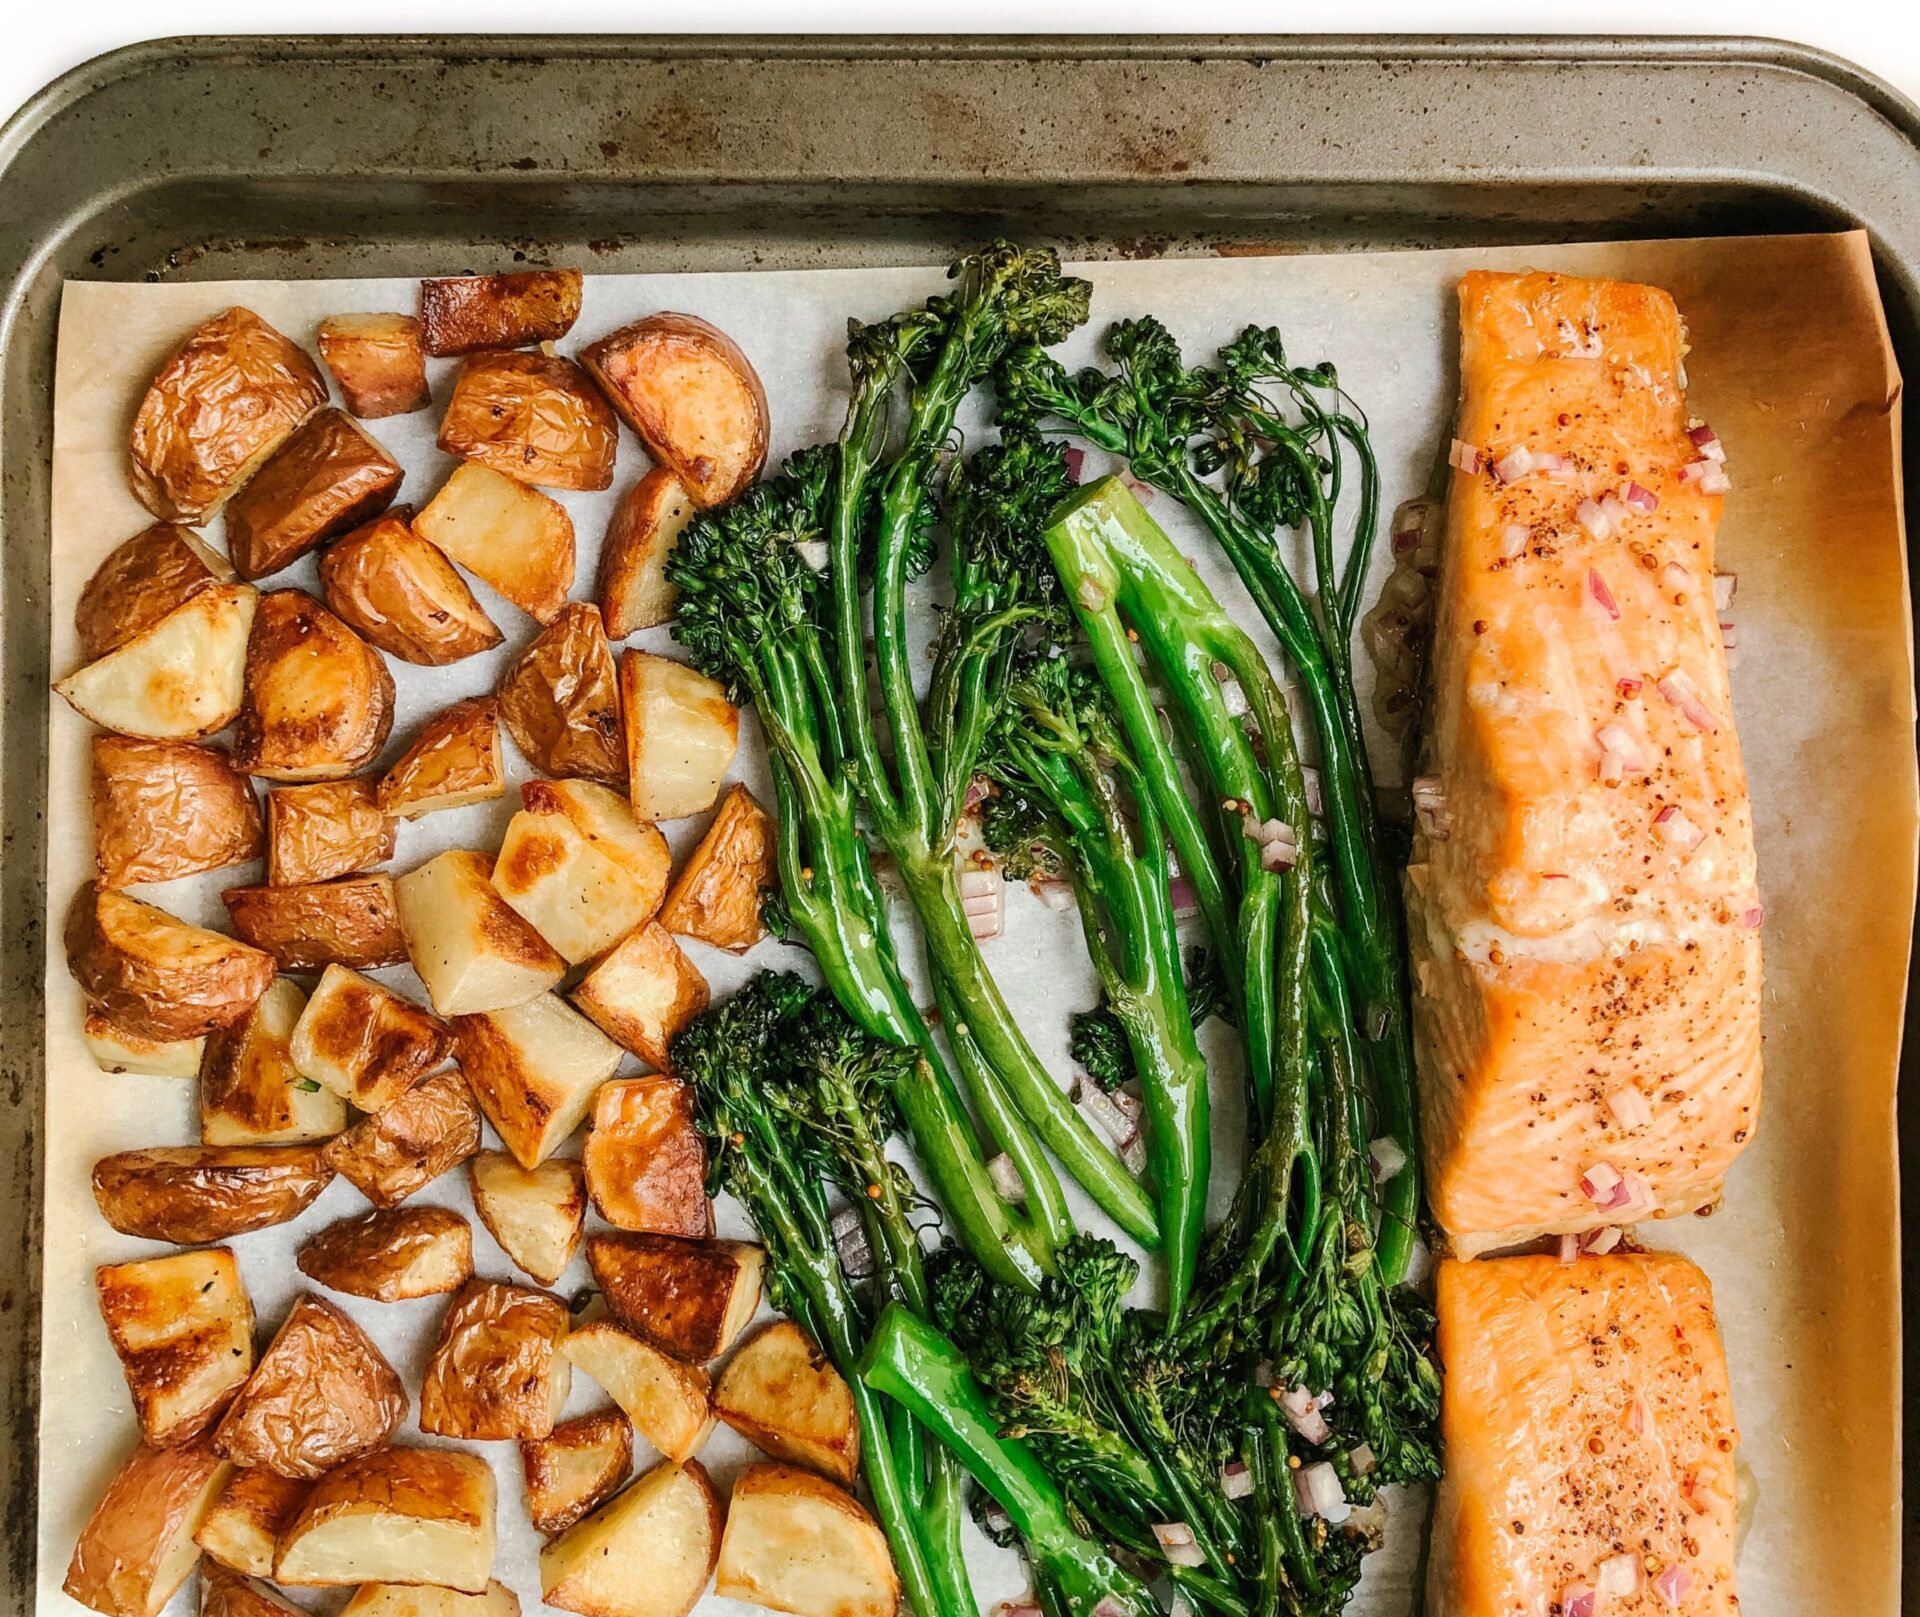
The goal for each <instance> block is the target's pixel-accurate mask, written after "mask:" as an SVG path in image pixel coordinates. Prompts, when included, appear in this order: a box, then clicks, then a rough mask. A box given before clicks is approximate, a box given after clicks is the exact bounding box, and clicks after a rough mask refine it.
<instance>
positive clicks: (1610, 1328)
mask: <svg viewBox="0 0 1920 1617" xmlns="http://www.w3.org/2000/svg"><path fill="white" fill-rule="evenodd" d="M1435 1284H1436V1287H1437V1303H1438V1311H1439V1337H1438V1343H1439V1350H1440V1359H1441V1364H1442V1366H1443V1369H1444V1371H1445V1376H1446V1395H1445V1397H1444V1399H1443V1400H1442V1405H1441V1414H1440V1428H1441V1437H1442V1440H1443V1442H1444V1444H1445V1447H1446V1456H1447V1469H1446V1474H1445V1476H1444V1477H1443V1478H1442V1479H1441V1482H1440V1490H1439V1494H1438V1496H1437V1499H1436V1501H1435V1505H1434V1525H1433V1543H1432V1552H1431V1557H1430V1559H1429V1562H1428V1586H1427V1607H1426V1609H1427V1612H1428V1614H1429V1617H1654V1614H1655V1613H1658V1614H1659V1617H1675V1614H1676V1613H1677V1614H1679V1617H1720V1614H1731V1613H1733V1612H1736V1611H1738V1610H1739V1601H1738V1599H1737V1598H1736V1596H1735V1594H1734V1576H1733V1560H1734V1549H1735V1539H1736V1533H1737V1530H1736V1518H1737V1506H1738V1482H1737V1478H1736V1474H1735V1469H1734V1451H1735V1448H1736V1447H1737V1445H1738V1442H1739V1434H1738V1433H1737V1431H1736V1430H1735V1428H1734V1422H1733V1404H1732V1400H1731V1398H1730V1396H1729V1394H1728V1390H1727V1365H1726V1359H1725V1356H1724V1355H1723V1354H1722V1352H1721V1349H1720V1337H1719V1332H1718V1328H1717V1327H1716V1325H1715V1323H1714V1315H1713V1295H1712V1292H1711V1290H1710V1288H1709V1287H1708V1284H1707V1278H1706V1276H1705V1275H1703V1274H1702V1273H1701V1272H1700V1271H1699V1270H1698V1269H1697V1268H1695V1267H1694V1265H1693V1264H1691V1263H1689V1262H1688V1261H1687V1260H1686V1259H1685V1258H1682V1257H1679V1256H1676V1255H1674V1254H1672V1253H1664V1252H1647V1253H1615V1254H1611V1255H1609V1256H1607V1257H1599V1258H1595V1257H1585V1258H1580V1259H1579V1260H1577V1261H1576V1262H1572V1263H1561V1262H1559V1261H1558V1260H1556V1259H1554V1258H1551V1257H1514V1258H1483V1259H1481V1260H1479V1261H1478V1262H1472V1263H1468V1262H1461V1261H1459V1260H1453V1259H1444V1260H1442V1262H1441V1263H1440V1265H1439V1268H1438V1271H1437V1273H1436V1275H1435ZM1588 1595H1591V1596H1592V1597H1593V1598H1592V1602H1591V1604H1585V1603H1584V1602H1583V1597H1585V1596H1588Z"/></svg>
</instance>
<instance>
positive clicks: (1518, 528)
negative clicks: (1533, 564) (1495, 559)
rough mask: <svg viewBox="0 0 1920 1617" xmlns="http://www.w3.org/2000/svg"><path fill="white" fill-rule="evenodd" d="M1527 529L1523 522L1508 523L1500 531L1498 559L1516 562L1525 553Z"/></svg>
mask: <svg viewBox="0 0 1920 1617" xmlns="http://www.w3.org/2000/svg"><path fill="white" fill-rule="evenodd" d="M1528 532H1529V530H1528V528H1527V525H1526V524H1525V523H1524V522H1509V523H1508V524H1507V525H1506V527H1505V528H1503V529H1502V530H1501V531H1500V558H1501V560H1503V561H1518V560H1519V559H1520V558H1521V557H1522V556H1524V555H1525V554H1526V553H1527V537H1528Z"/></svg>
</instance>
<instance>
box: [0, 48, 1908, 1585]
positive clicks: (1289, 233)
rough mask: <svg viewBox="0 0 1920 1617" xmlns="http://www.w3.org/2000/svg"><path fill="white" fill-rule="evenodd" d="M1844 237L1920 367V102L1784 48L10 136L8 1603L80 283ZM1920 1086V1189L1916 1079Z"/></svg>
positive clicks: (382, 98)
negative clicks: (58, 603) (1729, 236)
mask: <svg viewBox="0 0 1920 1617" xmlns="http://www.w3.org/2000/svg"><path fill="white" fill-rule="evenodd" d="M1855 226H1857V227H1861V228H1864V229H1865V230H1867V231H1868V232H1870V234H1871V236H1872V239H1873V243H1874V252H1875V262H1876V266H1877V269H1878V272H1879V275H1880V282H1881V291H1882V294H1883V296H1884V298H1885V300H1886V304H1887V309H1888V314H1889V318H1890V321H1891V324H1892V329H1893V334H1894V341H1895V345H1896V348H1897V350H1898V352H1899V354H1900V357H1901V360H1902V363H1903V367H1904V369H1905V370H1906V371H1907V373H1908V374H1910V375H1920V109H1916V108H1915V107H1914V106H1913V104H1912V103H1910V102H1908V101H1905V100H1904V99H1902V98H1901V97H1900V96H1899V95H1897V94H1896V93H1895V92H1894V91H1892V90H1891V89H1889V88H1888V87H1887V86H1885V85H1883V84H1881V83H1879V82H1877V81H1876V80H1874V79H1872V78H1871V77H1869V76H1868V75H1866V74H1864V73H1862V72H1860V71H1859V70H1857V69H1855V68H1853V67H1851V66H1849V65H1848V64H1846V63H1844V62H1840V61H1837V60H1835V59H1834V58H1831V57H1828V56H1823V55H1821V54H1819V53H1817V52H1813V51H1809V50H1804V49H1801V48H1798V47H1794V46H1789V45H1782V44H1776V43H1770V42H1765V41H1750V40H1706V39H1668V40H1658V41H1656V40H1641V39H1582V40H1569V39H1551V38H1507V39H1466V38H1461V39H1440V38H1429V39H1385V38H1377V39H1363V38H1337V37H1325V38H1317V39H1311V40H1302V39H1279V38H1272V39H1267V38H1236V39H1206V40H1201V39H1178V38H1157V39H1138V40H1124V41H1122V40H1105V39H1022V40H993V39H975V40H940V39H897V40H885V41H868V40H832V39H796V38H788V39H745V38H738V39H701V38H683V39H651V40H639V39H622V38H587V37H571V38H537V37H518V38H513V39H500V40H491V39H478V38H472V39H468V38H445V39H419V38H370V39H248V40H180V41H170V42H163V43H158V44H152V45H143V46H139V47H136V48H133V49H130V50H125V51H121V52H117V53H115V54H113V55H110V56H105V57H102V58H100V59H99V60H97V61H95V62H92V63H90V64H88V65H87V66H85V67H82V68H80V69H78V70H77V71H75V72H73V73H71V74H69V75H68V76H67V77H65V78H63V79H61V80H59V81H58V82H57V83H55V84H53V85H52V86H50V87H49V88H48V89H46V90H45V91H43V92H42V93H41V94H40V95H39V96H38V97H36V98H35V99H34V100H33V101H32V102H30V103H29V104H28V105H27V106H26V107H25V108H24V109H23V110H22V111H21V112H20V113H19V114H18V115H17V116H16V117H15V118H14V119H13V120H12V122H11V123H9V124H8V125H7V126H6V127H5V128H4V130H0V266H6V269H5V271H4V274H5V281H4V292H3V294H0V429H3V430H0V534H3V535H4V549H3V550H0V782H3V783H4V789H5V829H4V836H3V837H0V936H3V937H4V938H5V940H6V944H5V949H4V955H3V956H0V959H3V962H4V966H3V970H4V975H3V976H0V1115H4V1131H3V1132H0V1399H3V1400H4V1407H5V1413H6V1417H7V1423H8V1425H7V1436H8V1438H9V1439H10V1441H6V1442H4V1443H0V1520H3V1521H4V1529H3V1531H4V1541H5V1561H4V1570H3V1571H0V1598H3V1599H4V1600H5V1605H6V1609H8V1610H20V1609H23V1608H24V1607H25V1606H26V1605H27V1604H28V1602H29V1601H30V1600H31V1599H32V1589H33V1564H32V1562H33V1544H34V1508H35V1476H36V1469H37V1455H36V1444H35V1420H36V1403H37V1396H36V1395H37V1386H36V1382H37V1376H38V1366H39V1361H40V1316H39V1284H40V1196H41V1185H40V1180H41V1160H40V1158H41V1129H40V1122H41V1116H42V1077H41V1074H42V1062H43V1045H42V1041H43V1026H42V1022H43V1013H42V1005H41V996H40V982H41V975H42V970H43V965H44V958H45V957H44V949H45V946H46V939H45V938H44V937H43V936H42V926H41V916H42V913H43V908H44V904H43V900H44V887H45V855H46V845H45V826H44V796H43V779H44V773H45V751H46V720H47V709H46V704H47V700H48V693H47V681H48V667H47V656H48V653H47V648H48V622H47V577H48V521H47V511H48V483H49V466H50V459H51V452H52V406H53V398H52V385H53V359H54V333H55V328H56V323H57V319H58V314H59V303H60V286H61V283H62V281H63V280H65V279H68V278H80V279H89V278H93V279H112V280H132V279H140V278H145V279H148V280H163V279H175V278H195V279H231V278H239V277H276V276H277V277H310V276H346V275H403V276H418V275H422V274H450V273H458V272H460V271H463V270H485V269H496V268H501V267H504V266H507V265H510V264H512V263H519V262H527V263H547V262H556V263H558V262H565V263H578V264H581V265H583V266H584V267H585V268H587V269H588V270H589V271H594V270H600V271H607V272H617V271H638V270H658V269H747V268H756V267H768V268H775V267H779V268H794V267H807V266H826V265H852V264H871V263H901V262H913V261H927V262H938V261H944V260H945V259H946V258H948V257H949V256H951V254H952V253H953V252H954V251H955V250H956V249H958V248H960V247H962V246H964V245H965V244H968V243H971V242H976V241H977V240H978V239H979V238H980V237H982V236H983V235H985V234H987V233H989V232H992V231H996V230H1000V231H1007V232H1010V233H1013V234H1019V235H1026V236H1029V237H1032V238H1036V239H1047V240H1051V241H1055V242H1057V243H1059V244H1060V245H1061V246H1062V248H1063V249H1065V250H1066V251H1067V252H1069V253H1070V254H1072V255H1076V256H1083V257H1102V256H1115V255H1119V256H1151V255H1161V254H1212V253H1247V252H1284V251H1297V250H1306V249H1313V250H1320V251H1334V250H1341V249H1362V248H1389V247H1416V246H1470V245H1474V244H1499V243H1512V242H1526V241H1542V240H1549V241H1569V240H1580V239H1589V238H1614V237H1630V236H1685V235H1710V234H1722V233H1733V232H1755V231H1790V230H1830V229H1836V228H1845V227H1855ZM1906 485H1907V490H1908V493H1909V497H1910V499H1911V497H1912V496H1914V495H1920V452H1917V451H1916V450H1915V449H1914V448H1913V447H1911V441H1910V446H1909V448H1908V451H1907V464H1906ZM1909 998H1910V1001H1915V1000H1916V995H1915V993H1914V991H1913V989H1912V988H1911V987H1910V991H1909ZM1916 1002H1917V1003H1920V1001H1916ZM1915 1059H1916V1058H1915V1057H1914V1056H1913V1055H1911V1054H1910V1055H1908V1056H1907V1057H1906V1058H1905V1061H1906V1062H1912V1061H1914V1060H1915ZM1904 1075H1905V1073H1904V1068H1903V1076H1904ZM1902 1091H1903V1097H1904V1099H1903V1104H1902V1107H1901V1136H1902V1140H1903V1142H1904V1143H1909V1144H1911V1145H1912V1146H1913V1147H1914V1148H1913V1149H1910V1150H1909V1151H1907V1152H1906V1153H1905V1160H1906V1161H1908V1162H1910V1163H1915V1164H1920V1080H1915V1081H1913V1082H1905V1083H1903V1085H1902ZM1907 1202H1908V1204H1907V1209H1906V1212H1905V1215H1904V1216H1905V1219H1906V1221H1907V1222H1906V1226H1905V1227H1906V1231H1907V1234H1908V1236H1909V1239H1910V1240H1911V1239H1912V1237H1914V1236H1915V1235H1916V1234H1920V1228H1917V1227H1916V1223H1915V1222H1914V1221H1915V1220H1916V1218H1920V1196H1910V1197H1909V1198H1908V1199H1907ZM1909 1250H1920V1245H1916V1246H1911V1247H1910V1248H1909ZM1906 1298H1907V1308H1908V1311H1909V1312H1908V1321H1909V1324H1910V1325H1911V1324H1912V1323H1913V1322H1914V1320H1915V1318H1916V1316H1915V1313H1914V1310H1915V1309H1916V1308H1920V1284H1912V1283H1910V1284H1909V1285H1908V1286H1907V1288H1906ZM1907 1376H1908V1380H1907V1387H1908V1390H1909V1395H1910V1396H1909V1409H1910V1410H1916V1409H1920V1400H1917V1399H1914V1398H1913V1397H1912V1396H1911V1395H1912V1394H1913V1393H1915V1392H1916V1391H1920V1384H1917V1383H1916V1381H1915V1380H1914V1379H1913V1378H1914V1376H1915V1367H1914V1365H1913V1364H1912V1363H1911V1362H1910V1363H1909V1366H1908V1369H1907ZM1905 1432H1906V1453H1907V1456H1908V1460H1909V1464H1910V1465H1911V1463H1912V1461H1913V1460H1914V1459H1915V1458H1916V1457H1920V1421H1917V1420H1916V1419H1915V1418H1913V1417H1912V1416H1911V1415H1910V1416H1909V1418H1908V1420H1907V1424H1906V1428H1905ZM1908 1500H1909V1503H1908V1517H1907V1544H1908V1547H1909V1553H1908V1555H1907V1557H1906V1565H1907V1573H1906V1595H1907V1598H1906V1600H1905V1601H1904V1604H1905V1606H1906V1607H1907V1609H1909V1610H1912V1609H1920V1554H1916V1553H1913V1552H1914V1550H1915V1549H1916V1548H1920V1534H1917V1533H1916V1527H1917V1526H1920V1523H1916V1513H1917V1510H1920V1501H1916V1499H1915V1494H1914V1492H1913V1491H1909V1494H1908Z"/></svg>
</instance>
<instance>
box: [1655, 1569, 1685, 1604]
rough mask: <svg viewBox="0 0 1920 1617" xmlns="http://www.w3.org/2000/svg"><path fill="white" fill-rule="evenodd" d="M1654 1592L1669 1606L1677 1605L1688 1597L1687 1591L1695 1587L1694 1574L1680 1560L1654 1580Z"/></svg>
mask: <svg viewBox="0 0 1920 1617" xmlns="http://www.w3.org/2000/svg"><path fill="white" fill-rule="evenodd" d="M1653 1587H1654V1592H1655V1593H1656V1594H1658V1595H1659V1596H1660V1598H1661V1599H1662V1600H1664V1601H1665V1602H1666V1603H1667V1604H1668V1605H1669V1606H1677V1605H1679V1604H1680V1602H1681V1601H1683V1600H1685V1599H1686V1598H1687V1591H1688V1590H1689V1589H1691V1588H1692V1587H1693V1574H1692V1573H1690V1572H1689V1571H1688V1570H1687V1569H1686V1568H1685V1567H1683V1566H1682V1565H1680V1563H1679V1562H1678V1561H1676V1562H1674V1564H1673V1565H1672V1566H1670V1567H1668V1568H1667V1569H1666V1571H1664V1572H1662V1573H1661V1574H1660V1576H1659V1577H1657V1578H1655V1579H1654V1580H1653Z"/></svg>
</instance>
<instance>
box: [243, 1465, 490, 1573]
mask: <svg viewBox="0 0 1920 1617" xmlns="http://www.w3.org/2000/svg"><path fill="white" fill-rule="evenodd" d="M395 1517H399V1518H401V1519H403V1520H404V1519H407V1518H411V1519H412V1520H414V1521H416V1522H420V1523H434V1524H442V1525H451V1526H453V1527H455V1528H457V1529H459V1530H460V1532H461V1534H462V1540H463V1541H462V1542H460V1543H459V1544H458V1546H457V1552H458V1555H459V1561H458V1564H452V1563H450V1562H447V1561H429V1562H427V1563H426V1564H422V1562H421V1560H420V1558H419V1554H418V1552H420V1551H422V1550H423V1549H424V1548H425V1546H424V1545H423V1544H422V1543H421V1542H420V1537H419V1534H418V1533H417V1531H411V1532H410V1531H409V1530H407V1529H406V1528H401V1529H400V1531H399V1532H397V1533H385V1534H381V1535H380V1537H381V1538H382V1539H383V1540H384V1541H385V1542H384V1544H383V1545H382V1546H381V1547H382V1548H383V1549H385V1551H386V1553H385V1554H384V1555H383V1556H381V1557H379V1559H380V1561H381V1562H383V1563H386V1564H382V1565H379V1566H377V1567H376V1566H370V1565H361V1566H356V1567H354V1568H352V1569H351V1570H352V1572H353V1574H354V1575H352V1576H348V1575H347V1573H348V1571H349V1568H347V1567H345V1566H342V1565H340V1564H338V1563H337V1562H336V1563H335V1564H334V1565H333V1566H332V1567H326V1566H324V1565H323V1566H314V1565H312V1564H311V1563H312V1562H313V1561H314V1560H315V1559H316V1558H317V1557H316V1556H315V1554H314V1552H313V1550H312V1547H311V1546H310V1545H309V1544H308V1542H307V1540H308V1537H309V1535H311V1534H313V1533H315V1532H318V1531H321V1530H324V1529H326V1528H327V1527H329V1526H330V1525H331V1524H333V1523H336V1522H338V1523H341V1524H346V1523H350V1522H354V1521H363V1522H365V1521H375V1520H379V1519H381V1518H385V1519H388V1520H391V1519H393V1518H395ZM493 1517H494V1483H493V1472H492V1470H491V1469H490V1468H489V1467H488V1465H487V1463H486V1461H484V1460H482V1459H481V1458H480V1457H479V1456H478V1455H474V1454H462V1453H459V1452H456V1451H454V1450H450V1449H427V1448H415V1447H412V1446H400V1447H394V1448H386V1449H380V1450H377V1451H376V1452H374V1453H372V1454H364V1455H362V1456H361V1457H360V1458H359V1459H357V1460H349V1461H348V1462H347V1463H346V1464H345V1465H342V1466H339V1467H337V1468H335V1469H334V1470H333V1471H331V1472H330V1473H328V1475H327V1476H325V1477H323V1478H322V1479H321V1480H320V1481H319V1482H318V1483H316V1484H315V1485H314V1488H313V1491H312V1492H311V1493H309V1494H308V1495H307V1498H306V1502H305V1503H304V1504H303V1505H302V1506H301V1507H300V1514H299V1515H298V1516H296V1517H295V1518H294V1520H293V1523H292V1525H291V1526H289V1527H288V1528H287V1530H286V1532H285V1533H284V1534H282V1535H281V1539H280V1545H279V1551H278V1553H277V1554H276V1555H275V1557H274V1578H275V1580H276V1581H278V1582H280V1583H283V1584H290V1585H293V1586H295V1587H300V1588H308V1587H326V1586H328V1585H334V1584H341V1583H357V1584H362V1585H364V1584H365V1583H367V1582H369V1581H371V1582H387V1583H393V1582H402V1581H406V1580H407V1579H409V1578H411V1579H413V1580H416V1581H419V1582H426V1581H427V1580H428V1579H429V1578H430V1579H431V1580H432V1581H433V1583H434V1584H435V1585H437V1586H442V1587H451V1588H454V1589H460V1590H463V1591H465V1592H466V1593H468V1594H474V1595H478V1594H484V1593H485V1592H486V1590H487V1587H488V1583H489V1580H488V1577H487V1572H488V1570H489V1566H490V1563H491V1562H492V1560H493V1549H494V1521H493ZM329 1536H330V1537H332V1535H329ZM331 1547H332V1548H335V1549H337V1548H338V1547H339V1546H338V1544H337V1542H336V1543H335V1544H334V1545H333V1546H331ZM439 1548H440V1549H442V1550H445V1549H446V1546H444V1545H442V1546H440V1547H439ZM448 1553H449V1554H451V1553H453V1552H452V1551H448ZM319 1559H322V1560H324V1558H323V1557H320V1558H319Z"/></svg>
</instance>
